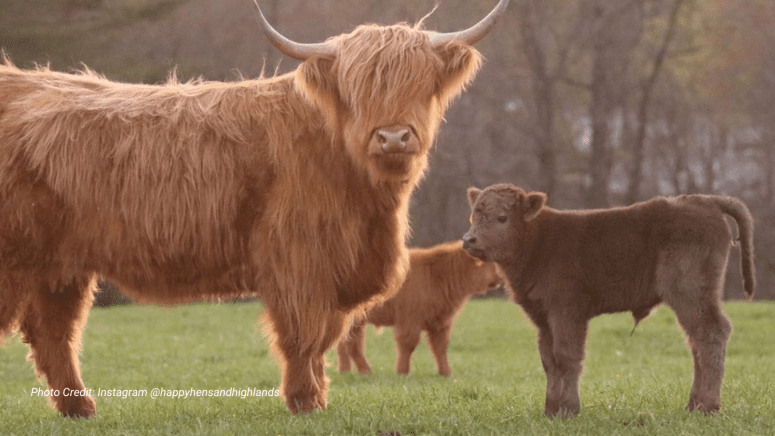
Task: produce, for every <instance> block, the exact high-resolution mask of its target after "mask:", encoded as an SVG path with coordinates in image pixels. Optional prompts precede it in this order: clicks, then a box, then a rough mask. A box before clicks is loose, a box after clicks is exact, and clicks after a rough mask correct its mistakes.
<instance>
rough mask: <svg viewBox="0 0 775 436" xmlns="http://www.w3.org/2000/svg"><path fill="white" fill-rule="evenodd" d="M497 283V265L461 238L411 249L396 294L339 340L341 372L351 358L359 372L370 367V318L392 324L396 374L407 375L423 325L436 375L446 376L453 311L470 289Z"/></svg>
mask: <svg viewBox="0 0 775 436" xmlns="http://www.w3.org/2000/svg"><path fill="white" fill-rule="evenodd" d="M500 282H501V277H500V272H499V271H498V267H497V266H496V265H495V264H494V263H489V262H482V261H481V260H479V259H476V258H475V257H473V256H471V255H470V254H468V253H467V252H466V251H465V250H464V249H463V243H462V242H461V241H457V242H448V243H446V244H440V245H437V246H435V247H432V248H427V249H420V248H415V249H411V250H409V274H408V275H407V277H406V281H405V282H404V284H403V286H401V289H400V290H399V291H398V293H397V294H396V295H395V296H394V297H393V298H391V299H389V300H387V301H385V302H384V303H382V304H381V305H379V306H376V307H373V308H372V309H370V310H369V311H368V312H367V313H366V318H365V319H363V318H361V319H360V320H356V321H355V322H354V323H353V326H352V328H351V329H350V334H349V335H346V336H344V337H343V338H342V340H341V341H340V342H339V346H338V347H337V352H338V355H339V372H345V371H349V370H350V367H351V365H352V363H355V366H356V367H357V368H358V371H359V372H361V373H370V372H371V366H369V362H368V361H367V360H366V355H365V353H364V350H365V341H366V336H365V331H364V329H365V327H366V323H367V322H368V323H371V324H374V325H375V326H378V327H384V326H393V327H394V328H395V337H396V348H397V350H398V362H397V364H396V372H398V373H399V374H409V360H410V358H411V356H412V352H414V349H415V347H417V344H418V343H419V342H420V332H421V331H423V330H425V331H426V332H427V334H428V344H429V345H430V347H431V350H433V355H434V356H435V357H436V367H437V368H438V370H439V374H441V375H444V376H448V375H450V374H451V373H452V371H451V370H450V368H449V363H448V362H447V346H448V345H449V335H450V333H452V323H453V322H454V319H455V315H457V313H458V312H459V311H460V309H461V308H462V307H463V305H464V304H465V303H466V301H468V299H469V298H470V297H471V296H472V295H473V294H476V293H480V292H485V291H487V290H489V289H492V288H494V287H496V286H498V284H499V283H500Z"/></svg>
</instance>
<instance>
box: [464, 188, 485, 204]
mask: <svg viewBox="0 0 775 436" xmlns="http://www.w3.org/2000/svg"><path fill="white" fill-rule="evenodd" d="M481 193H482V190H481V189H479V188H468V192H467V194H468V205H469V206H471V209H473V208H474V203H476V199H477V198H479V194H481Z"/></svg>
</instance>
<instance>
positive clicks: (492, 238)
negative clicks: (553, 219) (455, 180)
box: [463, 184, 546, 262]
mask: <svg viewBox="0 0 775 436" xmlns="http://www.w3.org/2000/svg"><path fill="white" fill-rule="evenodd" d="M468 202H469V204H470V205H471V228H470V229H469V230H468V233H466V234H465V236H463V247H464V248H465V249H466V250H467V251H468V252H469V253H471V254H472V255H473V256H475V257H478V258H480V259H482V260H485V261H490V262H502V261H504V260H507V259H509V258H511V257H513V256H514V254H515V253H516V252H519V250H520V249H521V248H522V246H521V245H522V244H521V242H522V241H524V239H525V235H526V234H527V233H528V232H529V231H530V227H531V224H532V223H531V221H532V220H533V219H534V218H535V217H536V216H538V215H539V214H540V213H541V209H543V206H544V203H545V202H546V195H545V194H543V193H541V192H531V193H529V194H528V193H526V192H525V191H523V190H522V189H520V188H517V187H515V186H512V185H506V184H500V185H493V186H490V187H488V188H487V189H485V190H484V191H482V190H479V189H476V188H469V189H468Z"/></svg>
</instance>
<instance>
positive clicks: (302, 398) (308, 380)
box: [264, 304, 325, 414]
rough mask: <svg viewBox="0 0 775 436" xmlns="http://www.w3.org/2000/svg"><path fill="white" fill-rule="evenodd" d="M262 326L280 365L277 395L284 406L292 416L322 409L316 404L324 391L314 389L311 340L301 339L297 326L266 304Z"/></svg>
mask: <svg viewBox="0 0 775 436" xmlns="http://www.w3.org/2000/svg"><path fill="white" fill-rule="evenodd" d="M264 324H265V325H266V327H267V333H268V335H269V336H270V340H271V344H272V352H273V354H274V355H275V357H276V358H277V360H278V362H279V363H280V370H281V371H282V380H281V382H280V393H281V394H282V395H283V396H284V397H285V405H286V406H287V407H288V409H289V410H290V411H291V413H293V414H296V413H306V412H311V411H313V410H315V409H322V408H323V407H324V406H325V404H321V403H319V398H320V390H321V389H325V387H321V386H319V385H318V383H317V380H316V378H315V376H314V375H313V373H312V355H313V351H315V350H313V347H312V346H313V345H314V342H313V341H314V338H309V337H304V336H305V335H303V334H302V333H301V332H300V328H301V326H299V325H298V324H299V323H296V322H294V321H293V319H292V317H291V316H290V315H289V314H288V313H287V312H286V311H284V310H280V309H278V308H276V307H275V306H273V305H270V304H267V308H266V312H264ZM309 333H311V332H309V331H308V334H307V335H306V336H309ZM310 342H313V343H310Z"/></svg>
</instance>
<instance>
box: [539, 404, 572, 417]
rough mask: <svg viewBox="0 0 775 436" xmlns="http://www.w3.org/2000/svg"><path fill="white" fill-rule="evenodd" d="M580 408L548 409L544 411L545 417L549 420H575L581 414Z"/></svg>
mask: <svg viewBox="0 0 775 436" xmlns="http://www.w3.org/2000/svg"><path fill="white" fill-rule="evenodd" d="M580 408H581V407H575V406H559V407H551V408H549V407H547V408H546V409H544V415H546V416H547V417H549V418H563V419H564V418H573V417H574V416H576V415H578V414H579V409H580Z"/></svg>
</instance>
